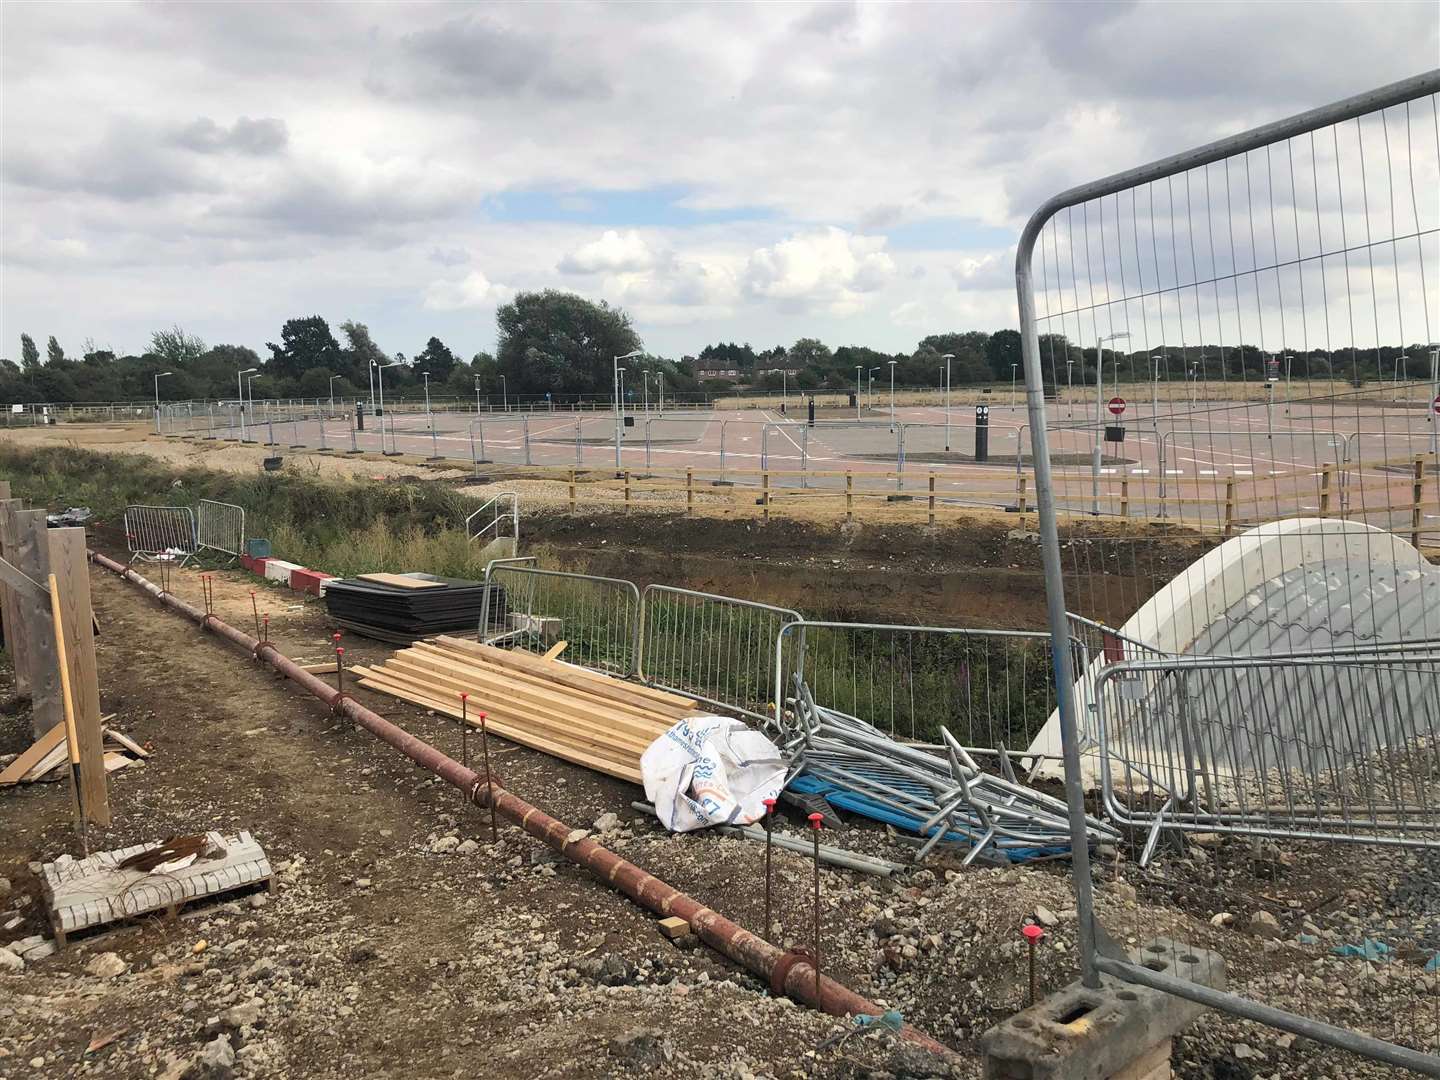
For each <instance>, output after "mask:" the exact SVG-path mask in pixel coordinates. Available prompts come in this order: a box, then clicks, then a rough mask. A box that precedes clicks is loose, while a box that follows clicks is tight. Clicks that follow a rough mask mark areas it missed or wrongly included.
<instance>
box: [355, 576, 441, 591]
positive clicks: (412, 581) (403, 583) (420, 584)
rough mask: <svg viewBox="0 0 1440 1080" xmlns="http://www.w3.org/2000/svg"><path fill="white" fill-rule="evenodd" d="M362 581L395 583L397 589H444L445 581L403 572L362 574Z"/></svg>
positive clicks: (381, 583)
mask: <svg viewBox="0 0 1440 1080" xmlns="http://www.w3.org/2000/svg"><path fill="white" fill-rule="evenodd" d="M359 578H360V580H361V581H373V582H375V584H377V585H394V586H395V587H396V588H397V589H443V588H445V583H444V582H443V581H425V580H423V579H421V578H413V577H406V576H405V575H403V574H360V575H359Z"/></svg>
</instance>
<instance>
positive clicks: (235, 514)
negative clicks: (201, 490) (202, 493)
mask: <svg viewBox="0 0 1440 1080" xmlns="http://www.w3.org/2000/svg"><path fill="white" fill-rule="evenodd" d="M195 510H196V514H195V541H196V549H197V550H200V549H204V548H209V549H210V550H211V551H218V552H220V553H222V554H224V555H232V556H234V557H236V558H239V556H240V553H241V552H242V551H243V550H244V547H245V508H244V507H243V506H236V505H235V504H234V503H224V502H215V501H214V500H213V499H201V500H200V501H199V502H198V503H197V504H196V506H195Z"/></svg>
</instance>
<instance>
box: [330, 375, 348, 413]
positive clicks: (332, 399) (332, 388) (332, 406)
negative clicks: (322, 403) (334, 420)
mask: <svg viewBox="0 0 1440 1080" xmlns="http://www.w3.org/2000/svg"><path fill="white" fill-rule="evenodd" d="M344 377H345V376H344V375H331V376H330V411H331V412H332V413H333V412H334V411H335V380H336V379H343V378H344Z"/></svg>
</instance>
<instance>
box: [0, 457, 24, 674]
mask: <svg viewBox="0 0 1440 1080" xmlns="http://www.w3.org/2000/svg"><path fill="white" fill-rule="evenodd" d="M6 486H7V488H8V482H7V485H6ZM24 508H25V504H24V503H23V502H21V501H20V500H19V499H10V498H5V499H0V558H3V559H5V560H7V561H8V562H10V563H12V564H14V565H15V566H16V567H17V568H19V566H20V564H19V561H18V560H19V556H18V554H17V552H18V549H19V546H20V533H19V522H18V521H16V520H15V515H16V514H17V513H19V512H20V511H21V510H23V509H24ZM0 602H3V604H4V610H5V624H4V625H5V651H6V652H8V653H9V654H10V662H11V664H12V665H13V666H14V668H15V693H16V694H18V695H20V696H21V697H26V696H28V695H29V693H30V645H29V639H28V638H27V637H26V633H25V632H26V630H27V629H28V628H29V624H28V622H27V621H26V620H25V619H23V618H21V616H20V608H21V604H22V600H21V597H20V594H19V593H18V592H16V591H15V589H13V588H11V587H10V586H9V585H5V586H4V587H3V589H0Z"/></svg>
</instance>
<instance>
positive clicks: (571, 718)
mask: <svg viewBox="0 0 1440 1080" xmlns="http://www.w3.org/2000/svg"><path fill="white" fill-rule="evenodd" d="M381 670H383V671H386V672H391V673H395V674H403V675H407V676H408V677H410V678H411V679H412V680H414V681H415V682H417V683H420V684H422V685H430V686H433V687H435V689H436V690H437V691H438V693H437V696H442V695H443V694H444V693H445V692H446V691H449V692H451V693H453V694H454V695H455V696H456V697H457V698H458V697H459V693H460V691H462V690H463V691H465V692H466V693H468V694H469V695H470V708H471V709H472V710H473V711H476V712H484V713H486V714H487V715H489V714H491V713H498V712H505V713H510V714H517V713H519V714H522V715H524V716H527V717H528V716H532V715H534V716H537V717H541V718H544V719H546V720H550V721H552V722H554V723H556V724H557V725H558V728H557V730H561V731H563V730H565V727H566V725H574V726H575V727H576V728H577V729H581V730H587V731H593V732H594V733H595V734H596V736H597V737H600V738H603V739H605V740H606V741H609V742H612V743H614V744H616V745H625V746H634V747H636V748H637V749H638V750H640V751H643V750H644V749H645V747H647V746H649V745H650V744H651V743H652V742H654V741H655V740H656V739H658V738H659V737H660V736H661V735H663V734H664V733H665V732H666V731H668V730H669V729H670V725H669V724H666V723H664V722H663V721H662V722H658V723H644V722H641V721H638V720H634V719H632V718H630V717H625V716H620V715H618V714H615V713H609V714H602V713H596V712H592V711H590V710H588V709H585V708H583V707H578V708H577V707H575V706H574V705H572V704H571V703H570V702H567V701H566V700H565V699H564V698H561V697H559V696H557V695H553V694H548V695H547V694H545V693H542V692H540V691H537V690H529V689H522V688H515V689H508V690H507V689H505V688H503V686H502V688H501V689H499V690H494V691H493V692H494V693H495V694H496V696H497V697H496V698H491V699H490V700H486V695H485V693H484V692H483V691H489V690H492V686H491V684H488V683H481V684H480V686H479V690H481V691H482V692H480V693H477V692H476V690H477V688H476V687H475V686H472V685H471V681H472V680H471V679H468V678H465V677H463V676H459V675H451V674H448V673H445V672H441V671H436V670H435V669H434V667H433V666H431V665H429V664H426V663H424V662H420V661H408V660H400V659H398V658H397V659H394V660H391V661H388V662H387V663H386V664H385V665H384V667H383V668H382V669H381ZM501 694H506V695H508V696H507V697H503V698H499V695H501ZM497 698H498V700H497ZM517 706H523V707H517Z"/></svg>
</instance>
